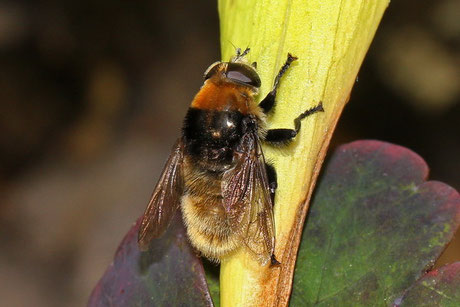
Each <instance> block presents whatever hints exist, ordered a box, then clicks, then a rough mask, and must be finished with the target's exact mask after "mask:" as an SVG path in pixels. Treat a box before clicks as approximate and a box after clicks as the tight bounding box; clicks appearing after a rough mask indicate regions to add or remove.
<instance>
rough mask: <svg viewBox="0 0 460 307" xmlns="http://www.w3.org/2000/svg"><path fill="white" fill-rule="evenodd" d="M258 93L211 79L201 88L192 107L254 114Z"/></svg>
mask: <svg viewBox="0 0 460 307" xmlns="http://www.w3.org/2000/svg"><path fill="white" fill-rule="evenodd" d="M255 95H256V93H255V92H254V91H253V90H251V89H250V88H247V87H245V86H241V85H238V84H234V83H231V82H225V81H223V80H219V79H217V80H215V79H214V78H213V79H209V80H207V81H206V82H205V84H204V85H203V86H202V87H201V89H200V91H199V92H198V93H197V94H196V96H195V98H194V99H193V101H192V104H191V107H192V108H197V109H203V110H215V111H239V112H241V113H242V114H248V113H252V112H253V111H254V107H255V106H256V104H255V100H254V96H255Z"/></svg>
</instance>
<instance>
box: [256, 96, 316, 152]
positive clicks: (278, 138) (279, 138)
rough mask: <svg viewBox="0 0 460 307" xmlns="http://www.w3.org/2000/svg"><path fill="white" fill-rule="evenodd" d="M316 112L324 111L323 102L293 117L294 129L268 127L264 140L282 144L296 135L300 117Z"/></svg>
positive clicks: (299, 125) (299, 126) (298, 129)
mask: <svg viewBox="0 0 460 307" xmlns="http://www.w3.org/2000/svg"><path fill="white" fill-rule="evenodd" d="M317 112H324V109H323V103H322V102H320V103H318V105H317V106H315V107H313V108H310V109H308V110H306V111H305V112H303V113H302V114H300V115H299V116H297V117H296V119H294V128H295V129H282V128H281V129H270V130H268V131H267V135H266V136H265V139H264V141H265V142H267V143H271V144H274V145H283V144H286V143H289V142H290V141H292V139H293V138H295V137H296V136H297V134H298V133H299V131H300V128H301V124H302V122H301V121H302V119H304V118H306V117H308V116H310V115H312V114H315V113H317Z"/></svg>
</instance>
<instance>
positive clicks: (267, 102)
mask: <svg viewBox="0 0 460 307" xmlns="http://www.w3.org/2000/svg"><path fill="white" fill-rule="evenodd" d="M295 60H297V58H296V57H295V56H293V55H291V54H290V53H288V57H287V60H286V62H285V63H284V65H283V66H282V67H281V69H280V71H279V72H278V75H277V76H276V78H275V82H273V89H272V90H271V91H270V92H269V93H268V94H267V96H266V97H265V98H264V99H263V100H262V101H261V102H260V103H259V107H260V108H261V109H262V111H263V112H264V113H265V114H267V113H268V112H270V110H272V109H273V107H274V106H275V99H276V91H277V90H278V86H279V83H280V80H281V77H282V76H283V75H284V73H285V72H286V70H288V68H289V66H291V63H292V62H294V61H295Z"/></svg>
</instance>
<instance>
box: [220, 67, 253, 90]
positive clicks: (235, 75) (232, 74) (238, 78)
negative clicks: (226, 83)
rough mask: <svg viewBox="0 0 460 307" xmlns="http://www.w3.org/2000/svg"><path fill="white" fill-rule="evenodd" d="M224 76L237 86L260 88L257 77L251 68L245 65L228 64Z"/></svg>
mask: <svg viewBox="0 0 460 307" xmlns="http://www.w3.org/2000/svg"><path fill="white" fill-rule="evenodd" d="M226 76H227V78H228V79H230V80H232V81H234V82H236V83H239V84H243V85H249V86H253V87H260V78H259V75H257V73H256V72H255V70H254V69H253V68H252V67H250V66H248V65H245V64H239V63H228V67H227V73H226Z"/></svg>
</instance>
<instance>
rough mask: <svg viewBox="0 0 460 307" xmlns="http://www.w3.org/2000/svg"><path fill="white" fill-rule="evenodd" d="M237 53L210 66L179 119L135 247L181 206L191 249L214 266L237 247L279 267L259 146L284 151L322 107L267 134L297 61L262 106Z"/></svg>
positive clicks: (268, 181)
mask: <svg viewBox="0 0 460 307" xmlns="http://www.w3.org/2000/svg"><path fill="white" fill-rule="evenodd" d="M248 52H249V48H247V49H246V50H245V51H244V52H241V50H240V49H237V53H236V56H234V57H233V58H232V59H231V60H230V61H229V62H216V63H214V64H212V65H211V66H210V67H209V68H208V69H207V70H206V72H205V74H204V79H205V81H204V84H203V86H202V87H201V89H200V91H199V92H198V93H197V94H196V96H195V98H194V99H193V101H192V103H191V106H190V108H189V110H188V112H187V115H186V116H185V120H184V124H183V129H182V137H181V138H179V139H178V140H177V141H176V143H175V145H174V147H173V150H172V153H171V155H170V157H169V159H168V161H167V162H166V166H165V168H164V170H163V173H162V174H161V177H160V179H159V181H158V183H157V185H156V187H155V190H154V191H153V195H152V198H151V200H150V203H149V204H148V206H147V209H146V210H145V213H144V216H143V219H142V222H141V226H140V230H139V237H138V243H139V247H140V249H141V250H147V249H148V248H149V244H150V242H151V240H152V239H153V238H157V237H159V236H161V235H162V234H163V232H164V231H165V230H166V228H167V227H168V224H169V222H170V221H171V219H172V217H173V215H174V213H175V211H176V209H177V207H179V206H180V207H181V210H182V217H183V220H184V223H185V225H186V229H187V234H188V237H189V239H190V242H191V244H192V245H193V246H194V247H195V248H196V249H197V250H198V251H200V252H201V253H202V254H203V255H204V256H206V257H207V258H209V259H211V260H215V261H219V260H220V259H221V258H222V257H224V256H226V255H228V254H230V253H232V252H233V251H235V250H236V249H238V248H240V247H243V246H244V247H246V248H248V249H249V250H250V251H251V252H252V253H253V254H254V255H255V256H256V258H257V259H258V261H259V262H260V263H261V264H263V265H265V264H266V263H267V262H268V261H269V260H271V262H272V264H276V263H278V262H277V260H276V258H275V257H274V255H273V252H274V245H275V235H274V220H273V204H274V196H275V190H276V187H277V181H276V172H275V169H274V167H273V166H271V165H270V164H268V163H266V161H265V159H264V155H263V151H262V147H261V143H268V144H272V145H283V144H286V143H288V142H289V141H290V140H292V139H293V138H294V137H295V136H296V135H297V134H298V132H299V131H300V128H301V120H302V119H304V118H305V117H307V116H309V115H311V114H313V113H316V112H320V111H324V110H323V107H322V103H319V104H318V105H317V106H315V107H313V108H311V109H308V110H307V111H305V112H303V113H302V114H300V115H299V116H298V117H297V118H296V119H295V120H294V127H295V128H294V129H267V128H266V114H267V113H269V112H270V111H272V110H273V107H274V106H275V98H276V92H277V89H278V86H279V83H280V80H281V77H282V76H283V74H284V73H285V72H286V70H287V69H288V68H289V66H290V65H291V63H292V62H293V61H295V60H296V59H297V58H296V57H294V56H292V55H291V54H288V57H287V60H286V62H285V63H284V65H283V66H282V67H281V69H280V71H279V73H278V75H277V76H276V78H275V81H274V85H273V88H272V90H271V91H270V92H269V93H268V95H267V96H266V97H265V98H264V99H263V100H262V101H261V102H260V103H257V102H256V97H257V94H258V91H259V88H260V85H261V81H260V78H259V75H258V74H257V70H256V67H257V64H256V63H255V62H254V63H252V64H249V63H248V62H247V60H246V55H247V54H248Z"/></svg>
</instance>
